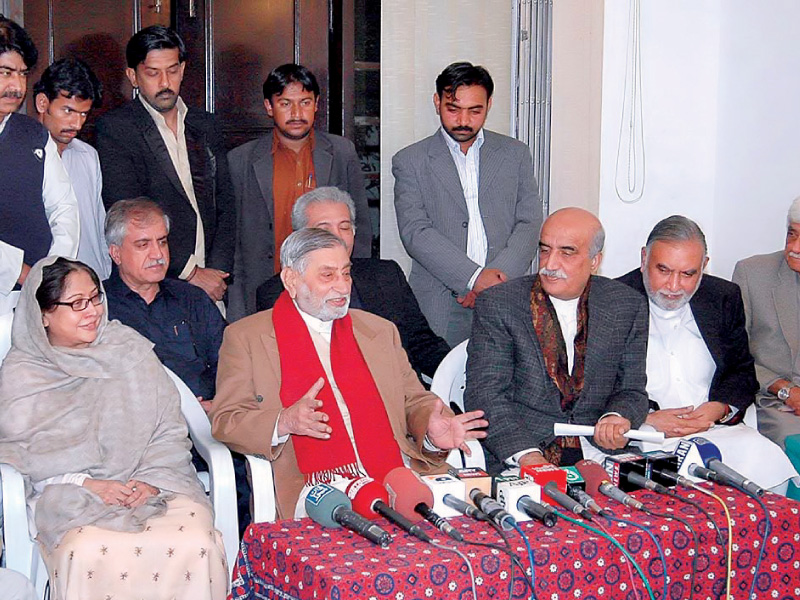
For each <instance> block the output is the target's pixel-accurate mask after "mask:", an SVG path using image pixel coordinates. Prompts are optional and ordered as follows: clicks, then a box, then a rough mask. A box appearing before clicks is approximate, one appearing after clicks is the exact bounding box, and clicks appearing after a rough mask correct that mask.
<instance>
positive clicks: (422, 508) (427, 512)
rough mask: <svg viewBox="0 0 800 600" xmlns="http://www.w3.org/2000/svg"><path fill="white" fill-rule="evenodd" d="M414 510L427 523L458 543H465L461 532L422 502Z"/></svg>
mask: <svg viewBox="0 0 800 600" xmlns="http://www.w3.org/2000/svg"><path fill="white" fill-rule="evenodd" d="M414 510H415V511H417V512H418V513H419V514H421V515H422V516H423V517H424V518H425V520H426V521H428V522H429V523H431V524H433V526H434V527H436V528H437V529H438V530H439V531H441V532H442V533H444V534H445V535H448V536H450V537H451V538H453V539H454V540H455V541H457V542H463V541H464V536H463V535H461V532H460V531H459V530H458V529H456V528H455V527H453V526H452V525H450V523H448V522H447V520H446V519H445V518H444V517H440V516H439V515H437V514H436V513H435V512H433V510H432V509H431V507H430V506H428V505H427V504H425V503H424V502H420V503H419V504H417V505H416V506H415V507H414Z"/></svg>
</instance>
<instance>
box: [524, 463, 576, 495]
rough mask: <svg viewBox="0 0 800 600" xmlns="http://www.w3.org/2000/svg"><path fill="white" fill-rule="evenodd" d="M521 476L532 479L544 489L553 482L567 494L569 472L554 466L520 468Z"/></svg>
mask: <svg viewBox="0 0 800 600" xmlns="http://www.w3.org/2000/svg"><path fill="white" fill-rule="evenodd" d="M519 474H520V475H521V476H522V477H528V478H529V479H532V480H533V482H534V483H538V484H539V485H540V486H542V487H544V486H546V485H547V484H548V483H550V482H551V481H552V482H553V483H555V484H556V486H558V489H559V490H560V491H562V492H564V493H565V494H566V493H567V472H566V471H562V470H561V469H559V468H558V467H555V466H553V465H550V464H547V465H526V466H524V467H520V470H519Z"/></svg>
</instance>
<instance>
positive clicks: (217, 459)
mask: <svg viewBox="0 0 800 600" xmlns="http://www.w3.org/2000/svg"><path fill="white" fill-rule="evenodd" d="M164 370H165V371H166V372H167V374H168V375H169V376H170V378H171V379H172V381H173V382H174V383H175V387H177V388H178V391H179V392H180V394H181V412H182V413H183V417H184V418H185V419H186V424H187V426H188V427H189V437H190V438H192V443H193V444H194V447H195V448H196V449H197V453H198V454H199V455H200V456H202V457H203V460H204V461H206V464H207V465H208V472H204V471H201V472H200V473H198V474H197V475H198V477H199V478H200V481H201V482H202V483H203V486H204V487H205V490H206V493H207V494H209V496H210V500H211V505H212V506H213V507H214V526H215V527H216V528H217V530H218V531H219V532H220V533H221V534H222V541H223V543H224V544H225V556H226V558H227V559H228V571H229V573H232V572H233V567H234V564H235V563H236V557H237V555H238V553H239V514H238V511H237V502H236V478H235V477H234V471H233V459H232V458H231V452H230V450H228V447H227V446H226V445H225V444H223V443H222V442H218V441H217V440H215V439H214V437H213V436H212V435H211V422H210V421H209V420H208V415H207V414H206V411H204V410H203V407H202V406H200V403H199V402H198V401H197V397H196V396H195V395H194V394H193V393H192V390H190V389H189V386H187V385H186V384H185V383H184V382H183V381H182V380H181V378H180V377H178V376H177V375H175V373H173V372H172V371H170V370H169V369H168V368H167V367H164Z"/></svg>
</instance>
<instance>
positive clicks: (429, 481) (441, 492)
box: [421, 473, 467, 517]
mask: <svg viewBox="0 0 800 600" xmlns="http://www.w3.org/2000/svg"><path fill="white" fill-rule="evenodd" d="M421 479H422V482H423V483H424V484H425V485H427V486H428V488H430V490H431V492H432V493H433V506H432V507H431V508H432V509H433V512H435V513H437V514H438V515H439V516H442V517H460V516H461V513H460V512H458V511H457V510H456V509H454V508H450V507H449V506H447V505H446V504H445V503H444V497H445V496H446V495H447V494H450V495H451V496H454V497H456V498H458V499H459V500H464V501H465V502H466V501H467V500H466V495H467V493H466V486H465V485H464V482H463V481H461V480H460V479H459V478H458V477H454V476H453V475H450V474H449V473H442V474H441V475H422V476H421Z"/></svg>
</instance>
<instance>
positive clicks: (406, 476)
mask: <svg viewBox="0 0 800 600" xmlns="http://www.w3.org/2000/svg"><path fill="white" fill-rule="evenodd" d="M383 485H384V487H385V488H386V490H387V491H388V492H389V505H390V506H391V507H392V508H393V509H394V510H396V511H397V512H399V513H400V514H401V515H403V516H404V517H405V518H406V519H408V520H409V521H413V520H417V521H418V520H419V517H420V516H422V517H423V518H424V519H425V520H426V521H428V522H430V523H432V524H433V526H434V527H436V528H437V529H438V530H439V531H441V532H442V533H444V534H445V535H447V536H449V537H451V538H453V539H454V540H455V541H457V542H463V541H464V536H463V535H461V533H459V532H458V530H456V528H455V527H453V526H452V525H450V523H448V522H447V521H446V520H445V519H444V518H443V517H441V516H440V515H438V514H436V513H435V512H434V511H433V509H432V508H431V505H432V504H433V503H434V500H433V492H432V491H431V489H430V488H429V487H428V486H427V485H425V484H424V483H422V481H421V480H420V478H419V477H418V476H417V474H416V473H414V471H412V470H411V469H408V468H406V467H397V468H396V469H392V470H391V471H389V472H388V473H387V474H386V477H385V478H384V479H383Z"/></svg>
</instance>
